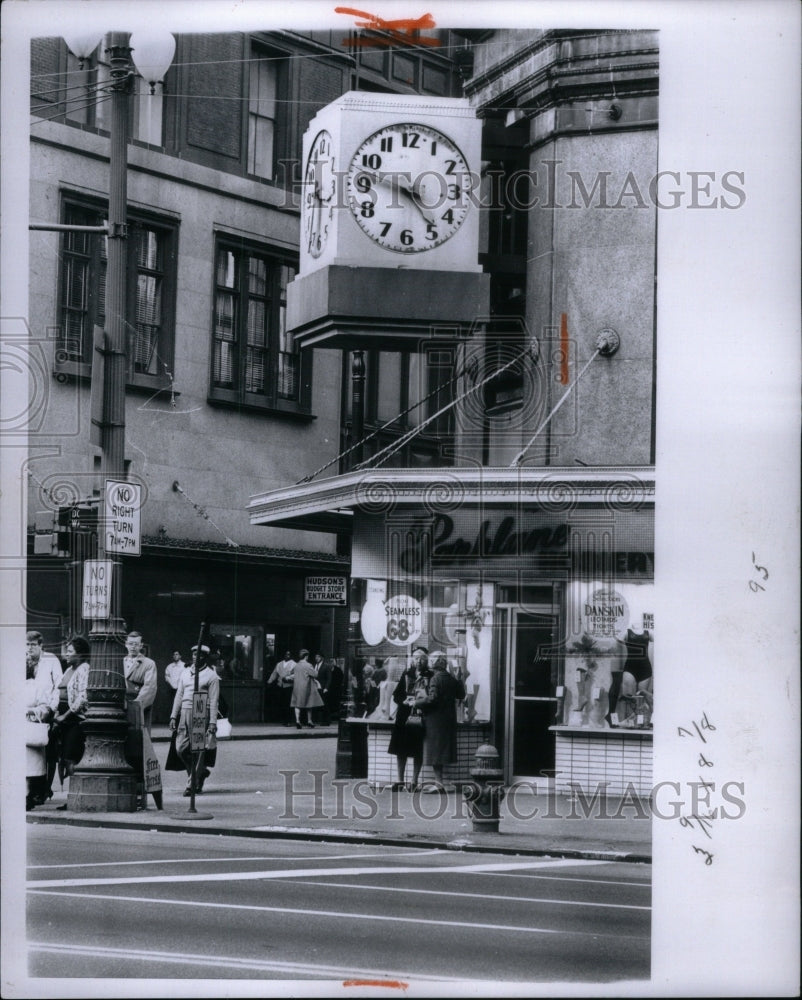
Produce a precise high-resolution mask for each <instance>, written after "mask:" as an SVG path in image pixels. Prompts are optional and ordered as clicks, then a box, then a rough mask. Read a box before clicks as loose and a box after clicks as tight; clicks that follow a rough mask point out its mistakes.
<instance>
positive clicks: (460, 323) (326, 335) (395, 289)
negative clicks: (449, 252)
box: [287, 264, 490, 351]
mask: <svg viewBox="0 0 802 1000" xmlns="http://www.w3.org/2000/svg"><path fill="white" fill-rule="evenodd" d="M489 311H490V275H489V274H483V273H481V272H473V271H470V272H463V271H421V270H412V269H410V270H406V269H404V268H397V269H390V268H387V267H346V266H343V265H339V264H332V265H330V266H328V267H323V268H320V269H319V270H317V271H312V272H311V273H309V274H306V275H298V276H297V277H296V278H295V280H294V281H292V282H291V283H290V284H289V286H288V287H287V328H288V330H289V331H290V332H291V333H292V334H293V336H294V338H295V342H296V343H297V344H298V346H299V347H301V348H303V347H337V348H340V349H342V350H369V349H372V348H373V349H376V350H383V351H418V350H419V349H420V348H419V345H420V343H421V341H423V340H430V339H432V338H433V337H436V339H437V340H438V342H446V341H448V340H449V338H452V339H453V340H454V341H458V340H465V339H467V337H468V336H469V334H470V331H471V329H472V328H473V327H475V326H476V324H477V323H479V322H481V321H482V320H485V319H487V317H488V316H489Z"/></svg>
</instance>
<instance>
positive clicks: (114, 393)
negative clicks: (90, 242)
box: [65, 32, 175, 812]
mask: <svg viewBox="0 0 802 1000" xmlns="http://www.w3.org/2000/svg"><path fill="white" fill-rule="evenodd" d="M65 41H66V43H67V45H68V47H69V48H70V50H71V51H72V53H73V54H74V55H75V56H76V58H78V60H79V61H80V63H81V65H83V64H84V63H85V62H86V60H87V59H88V58H89V56H90V55H91V54H92V52H94V50H95V49H96V48H97V45H98V44H99V42H98V39H97V36H90V35H78V36H71V37H70V38H65ZM155 43H158V44H155ZM136 47H137V59H136V62H134V61H133V60H132V48H133V43H132V40H131V39H130V37H129V35H128V33H127V32H111V33H109V34H108V35H107V36H106V42H105V50H106V53H107V55H108V60H109V69H110V75H111V87H110V92H111V118H110V127H109V133H110V150H109V211H108V244H107V269H106V308H105V314H106V329H105V331H104V333H103V351H102V354H101V357H102V359H103V376H104V377H103V382H104V393H103V408H102V419H101V438H100V447H101V480H102V484H103V495H104V496H105V493H106V490H105V484H106V481H107V480H116V481H119V480H124V479H125V478H126V475H125V383H126V371H127V361H126V339H127V338H126V284H127V282H126V252H125V241H126V239H127V238H128V225H127V219H128V215H127V201H128V101H129V94H130V90H131V81H132V79H133V76H134V67H136V68H137V69H139V67H140V66H141V67H142V69H141V70H140V72H141V73H142V75H143V77H144V79H145V80H146V81H147V82H148V83H149V84H150V86H151V93H153V92H154V89H155V84H156V83H157V82H159V81H160V80H162V79H163V77H164V74H165V73H166V72H167V68H168V66H169V65H170V61H171V60H172V57H173V54H174V52H175V39H174V38H173V36H172V35H166V34H165V33H162V34H161V35H160V36H157V35H156V34H155V33H153V32H147V33H143V34H142V35H140V36H138V39H137V43H136ZM106 557H107V550H106V534H105V525H104V519H103V517H100V518H99V524H98V559H99V560H102V559H105V558H106ZM121 596H122V567H121V564H120V561H119V560H118V559H117V560H114V561H113V572H112V595H111V604H110V613H109V615H108V617H105V618H99V619H95V620H94V621H93V624H92V627H91V629H90V633H89V642H90V644H91V649H92V652H91V657H90V660H91V665H90V671H89V681H88V685H87V698H88V702H89V707H88V710H87V716H86V720H85V722H84V734H85V737H86V745H85V750H84V755H83V757H82V759H81V762H80V764H78V766H77V767H76V769H75V772H74V774H73V775H72V777H71V778H70V790H69V795H68V797H67V808H68V809H69V810H70V811H73V812H134V811H135V810H136V800H137V787H136V786H137V778H136V775H135V774H134V771H133V769H132V768H131V766H130V765H129V764H128V763H127V761H126V759H125V737H126V731H127V718H126V708H125V675H124V671H123V653H124V647H123V644H122V641H121V640H122V639H123V638H124V635H125V623H124V622H123V620H122V618H121V617H120V610H121V607H122V602H121Z"/></svg>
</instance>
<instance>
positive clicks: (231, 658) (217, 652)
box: [210, 625, 265, 683]
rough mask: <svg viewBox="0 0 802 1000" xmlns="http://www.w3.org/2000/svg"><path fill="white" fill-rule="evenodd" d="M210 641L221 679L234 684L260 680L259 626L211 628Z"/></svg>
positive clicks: (262, 642)
mask: <svg viewBox="0 0 802 1000" xmlns="http://www.w3.org/2000/svg"><path fill="white" fill-rule="evenodd" d="M210 639H211V650H212V657H213V658H214V659H216V661H217V662H216V664H215V665H216V667H217V670H218V673H219V674H220V677H221V678H223V679H224V680H227V681H231V682H234V683H236V682H240V683H245V682H248V681H261V680H262V677H263V673H264V649H265V634H264V629H263V628H262V627H261V626H260V625H212V626H211V629H210Z"/></svg>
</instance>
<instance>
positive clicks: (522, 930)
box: [28, 889, 649, 941]
mask: <svg viewBox="0 0 802 1000" xmlns="http://www.w3.org/2000/svg"><path fill="white" fill-rule="evenodd" d="M28 892H29V895H32V896H56V897H58V898H73V899H80V900H83V901H84V902H86V900H88V899H98V900H103V902H105V903H109V902H119V903H121V904H122V905H123V906H125V905H130V904H131V903H147V904H148V905H149V906H152V905H156V904H160V905H162V906H188V907H191V908H193V909H195V910H200V909H218V910H229V911H248V912H255V913H284V914H293V915H296V916H301V917H314V918H315V919H319V918H321V917H329V918H332V919H334V920H341V921H342V920H368V921H370V922H372V923H374V924H375V923H378V922H387V923H393V924H416V925H419V926H435V927H449V928H452V929H454V928H457V927H461V928H463V929H465V930H473V931H510V932H514V933H518V934H559V935H561V936H562V937H590V938H605V937H609V938H615V939H616V940H620V938H621V934H620V932H619V931H615V932H614V933H606V932H604V931H599V930H593V931H573V930H566V929H565V928H563V927H560V928H557V927H531V926H529V927H520V926H518V925H516V924H493V923H479V922H476V923H472V922H471V921H469V920H433V919H429V918H425V917H402V916H390V915H388V914H383V913H349V912H348V911H347V910H320V909H317V908H309V909H304V908H301V907H295V906H260V905H257V904H255V903H222V902H207V901H206V900H198V899H170V898H164V899H161V898H159V897H158V896H114V895H112V894H111V893H109V894H103V893H88V892H68V891H65V890H58V889H29V890H28ZM640 937H643V940H649V936H648V935H639V934H627V940H630V941H631V940H635V939H637V938H640Z"/></svg>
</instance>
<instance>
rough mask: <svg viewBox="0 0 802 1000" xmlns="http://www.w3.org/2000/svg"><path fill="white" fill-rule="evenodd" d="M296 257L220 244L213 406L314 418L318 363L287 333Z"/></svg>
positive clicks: (217, 253) (217, 250) (225, 242)
mask: <svg viewBox="0 0 802 1000" xmlns="http://www.w3.org/2000/svg"><path fill="white" fill-rule="evenodd" d="M295 270H296V263H295V258H294V257H293V258H292V259H291V258H290V257H289V256H286V255H282V254H279V253H274V252H266V251H263V250H259V249H257V248H256V247H252V246H247V245H244V244H242V243H239V242H234V241H228V240H226V239H224V238H221V237H219V238H218V241H217V246H216V248H215V287H214V305H213V317H212V355H211V365H210V369H211V370H210V385H209V401H210V402H216V403H230V404H233V405H238V406H253V407H258V408H261V409H270V410H278V411H283V412H287V413H298V414H309V410H310V405H311V398H310V396H311V392H310V385H311V370H310V365H311V356H309V352H299V351H298V350H297V348H296V347H295V345H294V343H293V339H292V337H291V336H290V334H288V332H287V328H286V304H287V285H288V284H289V283H290V281H291V280H292V279H293V277H294V276H295Z"/></svg>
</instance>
